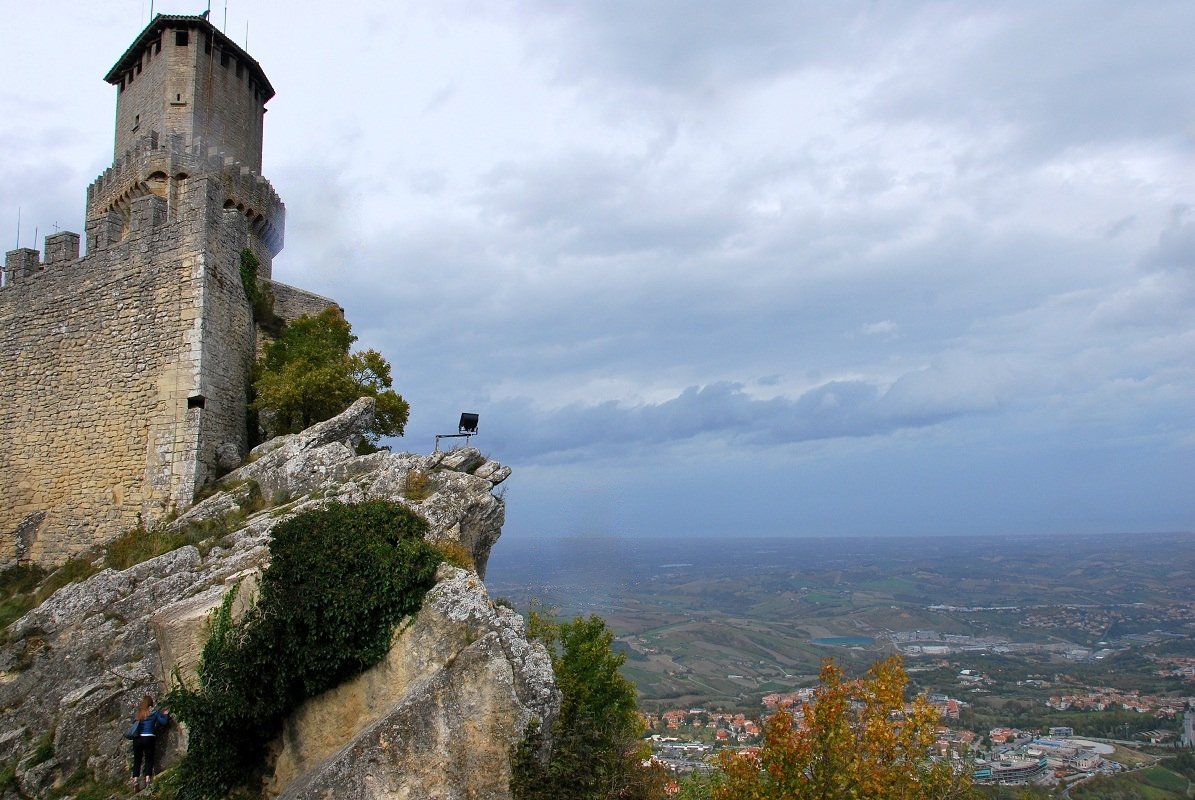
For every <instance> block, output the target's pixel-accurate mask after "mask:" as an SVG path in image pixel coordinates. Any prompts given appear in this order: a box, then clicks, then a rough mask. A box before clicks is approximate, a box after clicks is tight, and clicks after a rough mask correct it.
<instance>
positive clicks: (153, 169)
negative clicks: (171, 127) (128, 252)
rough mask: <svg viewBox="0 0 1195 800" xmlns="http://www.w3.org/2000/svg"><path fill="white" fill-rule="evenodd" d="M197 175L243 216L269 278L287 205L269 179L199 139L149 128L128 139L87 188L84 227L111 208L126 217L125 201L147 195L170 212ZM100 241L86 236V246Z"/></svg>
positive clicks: (279, 247)
mask: <svg viewBox="0 0 1195 800" xmlns="http://www.w3.org/2000/svg"><path fill="white" fill-rule="evenodd" d="M199 176H203V177H209V178H214V179H215V180H216V181H217V182H218V183H219V186H220V193H221V194H223V195H224V198H223V200H222V205H223V207H224V208H228V209H236V210H237V211H238V212H239V213H241V214H244V215H245V218H246V219H247V220H248V221H249V230H250V233H251V235H252V237H253V241H251V242H250V249H252V250H253V251H254V253H255V254H256V255H257V257H258V259H259V260H260V261H261V262H262V266H263V270H262V277H267V278H268V277H270V262H271V260H272V259H273V257H274V256H275V255H277V254H278V253H279V252H280V251H281V250H282V246H283V243H284V232H285V228H286V206H285V205H284V204H283V202H282V198H280V197H279V196H278V193H277V192H275V191H274V187H273V186H272V185H270V182H269V181H268V180H266V179H265V178H263V177H262V176H261V175H258V174H257V173H255V172H253V171H252V170H251V169H249V168H248V167H247V166H245V165H243V164H239V163H238V162H236V161H234V160H233V159H232V157H231V156H225V155H221V153H220V151H219V150H218V148H216V147H212V146H208V145H207V144H206V143H205V142H204V141H203V140H202V139H187V138H186V137H184V136H182V135H178V134H176V135H172V136H169V137H167V138H166V139H164V140H162V139H160V138H159V137H158V135H157V134H156V133H150V134H149V135H147V136H143V137H141V138H139V139H137V140H136V141H135V142H133V143H132V145H131V147H130V148H129V150H127V151H126V152H125V153H124V154H123V155H122V156H121V157H120V158H119V159H118V160H117V161H116V162H115V163H113V165H112V166H111V167H109V168H108V169H106V170H104V172H103V173H101V174H100V176H99V177H97V178H96V179H95V181H94V182H93V183H92V184H91V186H89V187H87V221H88V227H89V228H90V227H91V223H92V220H95V219H99V218H104V217H106V216H107V215H109V214H111V213H113V212H115V213H117V214H119V215H120V216H121V217H123V218H125V219H127V217H128V214H129V206H130V203H132V201H133V200H135V199H137V198H138V197H145V196H148V195H151V194H152V195H156V196H158V197H161V198H163V199H165V200H166V201H167V214H168V215H169V214H171V213H173V211H172V209H174V210H176V209H177V207H178V198H179V196H180V193H181V192H182V191H183V188H184V186H185V184H186V182H187V181H188V180H190V179H192V178H193V177H199ZM105 244H106V241H105V240H97V241H95V242H93V241H92V240H91V239H90V238H89V239H88V245H87V247H88V251H89V252H90V251H91V250H92V249H93V248H95V247H102V246H104V245H105Z"/></svg>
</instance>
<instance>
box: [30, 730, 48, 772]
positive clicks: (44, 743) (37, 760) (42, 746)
mask: <svg viewBox="0 0 1195 800" xmlns="http://www.w3.org/2000/svg"><path fill="white" fill-rule="evenodd" d="M53 757H54V736H53V734H49V733H47V734H46V735H45V736H43V737H41V738H40V739H38V740H37V746H36V747H34V748H33V755H31V756H29V763H28V764H27V765H26V767H27V768H28V767H36V766H37V765H38V764H44V763H46V762H47V761H49V760H50V759H51V758H53Z"/></svg>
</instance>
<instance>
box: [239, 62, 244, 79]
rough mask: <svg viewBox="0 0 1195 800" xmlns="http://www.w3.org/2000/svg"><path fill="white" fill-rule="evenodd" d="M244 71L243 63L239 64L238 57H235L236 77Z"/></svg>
mask: <svg viewBox="0 0 1195 800" xmlns="http://www.w3.org/2000/svg"><path fill="white" fill-rule="evenodd" d="M244 72H245V67H244V65H243V64H241V61H240V59H237V77H238V78H239V77H241V75H242V74H243V73H244Z"/></svg>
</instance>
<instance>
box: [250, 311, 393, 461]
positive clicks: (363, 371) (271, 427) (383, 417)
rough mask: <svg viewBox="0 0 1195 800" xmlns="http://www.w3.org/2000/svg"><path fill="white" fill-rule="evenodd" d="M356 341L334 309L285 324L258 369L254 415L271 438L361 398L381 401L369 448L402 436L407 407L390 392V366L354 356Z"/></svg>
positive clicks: (373, 357)
mask: <svg viewBox="0 0 1195 800" xmlns="http://www.w3.org/2000/svg"><path fill="white" fill-rule="evenodd" d="M355 341H357V337H356V336H354V335H353V333H352V327H351V326H350V325H349V323H348V321H347V320H346V319H345V318H344V316H343V315H342V314H341V313H340V311H339V310H337V309H335V308H328V309H325V310H324V311H322V312H321V313H319V314H317V315H315V316H306V315H304V316H302V317H299V318H298V319H297V320H294V321H293V322H290V323H288V324H286V325H285V326H284V327H283V328H282V330H281V332H280V333H279V334H278V338H277V339H276V340H275V341H273V342H271V343H270V344H269V345H268V346H267V347H266V350H265V354H264V355H263V356H262V357H261V359H260V360H259V361H258V363H257V367H256V378H255V380H254V382H253V392H254V400H253V402H252V404H251V405H250V409H251V410H252V411H253V412H255V413H256V415H257V419H258V423H259V424H260V425H261V427H263V428H264V429H265V431H266V433H267V435H268V436H277V435H280V434H284V433H297V432H299V431H302V430H304V429H305V428H308V427H310V426H312V425H314V424H315V423H317V422H323V421H324V420H326V419H331V418H332V417H334V416H336V415H337V414H339V413H340V412H342V411H344V410H345V409H346V408H348V407H349V406H350V405H352V404H353V402H354V401H356V400H357V399H358V398H360V397H373V398H375V399H376V400H377V414H376V418H375V420H374V424H373V427H372V428H371V429H370V430H369V431H368V435H369V438H370V442H372V443H376V441H377V439H378V438H379V437H381V436H401V435H402V432H403V428H404V426H405V425H406V423H407V414H408V412H409V406H408V405H407V401H405V400H403V398H402V396H401V395H399V394H397V393H396V392H394V390H393V389H391V388H390V387H391V385H392V380H391V377H390V364H389V362H387V361H386V359H384V358H383V357H382V355H381V354H380V353H378V352H377V351H376V350H363V351H358V352H355V353H353V352H350V347H351V346H352V344H353V342H355Z"/></svg>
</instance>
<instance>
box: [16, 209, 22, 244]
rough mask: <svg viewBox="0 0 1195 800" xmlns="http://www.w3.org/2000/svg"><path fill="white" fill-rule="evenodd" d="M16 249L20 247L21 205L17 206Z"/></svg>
mask: <svg viewBox="0 0 1195 800" xmlns="http://www.w3.org/2000/svg"><path fill="white" fill-rule="evenodd" d="M16 249H17V250H20V249H21V207H20V206H17V244H16Z"/></svg>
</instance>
